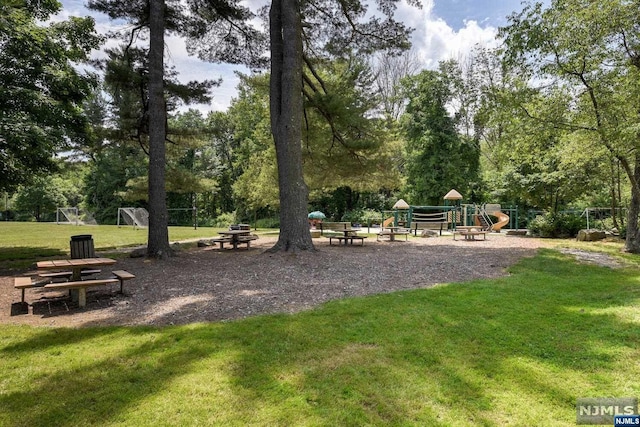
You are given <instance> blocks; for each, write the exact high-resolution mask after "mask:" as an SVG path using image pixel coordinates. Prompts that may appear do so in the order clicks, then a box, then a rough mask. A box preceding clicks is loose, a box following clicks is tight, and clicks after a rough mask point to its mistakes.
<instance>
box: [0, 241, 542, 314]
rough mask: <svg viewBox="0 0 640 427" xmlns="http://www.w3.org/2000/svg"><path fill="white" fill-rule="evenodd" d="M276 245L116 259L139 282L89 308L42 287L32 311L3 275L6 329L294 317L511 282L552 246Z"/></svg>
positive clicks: (90, 297)
mask: <svg viewBox="0 0 640 427" xmlns="http://www.w3.org/2000/svg"><path fill="white" fill-rule="evenodd" d="M275 241H276V238H275V237H260V239H258V240H256V241H255V242H254V243H253V244H252V246H251V249H250V250H246V249H239V250H236V251H233V250H227V249H225V250H219V249H218V248H217V247H216V248H197V249H191V250H188V251H182V252H180V253H179V254H178V255H177V256H176V257H173V258H171V259H169V260H167V261H155V260H147V259H144V258H124V259H121V260H118V263H117V264H116V266H114V268H113V269H124V270H128V271H130V272H132V273H134V274H135V275H136V278H135V279H133V280H130V281H128V282H126V283H125V294H124V295H119V294H117V293H116V291H117V288H118V285H113V286H112V287H109V288H107V287H101V288H94V289H93V290H90V291H89V292H88V294H87V306H86V307H85V308H84V309H80V308H78V307H77V305H74V303H72V302H71V301H70V300H69V299H68V298H67V296H66V294H65V293H63V292H52V291H44V290H43V289H41V288H34V289H28V290H27V291H26V300H27V303H28V305H26V306H25V305H23V304H21V303H20V291H18V290H15V289H14V288H13V278H12V277H11V276H3V277H0V289H1V291H2V292H0V307H2V309H1V312H0V323H4V324H8V323H12V324H31V325H41V326H72V327H79V326H91V325H173V324H186V323H193V322H207V321H223V320H230V319H238V318H243V317H247V316H253V315H257V314H262V313H293V312H297V311H300V310H306V309H309V308H312V307H315V306H317V305H319V304H322V303H324V302H326V301H329V300H335V299H339V298H345V297H352V296H361V295H370V294H379V293H385V292H393V291H398V290H403V289H416V288H427V287H430V286H433V285H435V284H438V283H450V282H462V281H468V280H471V279H477V278H491V277H498V276H503V275H505V274H506V271H505V268H506V267H508V266H510V265H512V264H514V263H515V262H517V261H518V260H519V259H521V258H522V257H526V256H533V255H534V254H535V253H536V250H537V249H538V248H539V247H542V246H545V242H544V241H541V240H539V239H534V238H527V237H517V236H506V235H503V234H500V235H498V234H490V235H488V236H487V239H486V240H484V241H483V240H478V241H464V240H462V241H460V240H458V241H454V240H453V239H452V238H451V236H443V237H440V238H422V239H420V238H417V239H416V238H414V239H409V241H408V242H405V241H404V239H402V240H400V241H396V242H388V241H385V242H376V239H375V237H369V238H368V239H366V243H365V244H364V246H359V245H354V246H351V245H349V246H336V245H335V244H334V246H329V241H328V239H326V238H319V239H314V242H315V243H316V247H317V249H318V251H316V252H313V253H302V254H282V253H278V254H270V253H267V252H265V250H266V249H268V248H270V247H271V246H272V245H273V244H274V243H275ZM108 272H109V271H107V273H108ZM31 273H35V272H31Z"/></svg>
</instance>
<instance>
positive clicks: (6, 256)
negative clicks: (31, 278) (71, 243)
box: [0, 246, 69, 275]
mask: <svg viewBox="0 0 640 427" xmlns="http://www.w3.org/2000/svg"><path fill="white" fill-rule="evenodd" d="M65 256H69V254H68V253H66V252H63V251H61V250H59V249H52V248H47V247H37V246H34V247H30V246H24V247H23V246H21V247H10V248H3V247H0V275H2V274H9V275H10V274H13V273H14V272H15V271H17V270H24V269H26V268H31V267H34V262H33V260H34V259H40V258H56V257H65Z"/></svg>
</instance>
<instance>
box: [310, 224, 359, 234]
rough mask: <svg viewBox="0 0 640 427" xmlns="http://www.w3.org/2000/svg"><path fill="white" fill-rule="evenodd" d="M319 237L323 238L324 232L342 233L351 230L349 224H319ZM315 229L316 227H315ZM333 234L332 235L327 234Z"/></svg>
mask: <svg viewBox="0 0 640 427" xmlns="http://www.w3.org/2000/svg"><path fill="white" fill-rule="evenodd" d="M318 225H319V226H320V235H321V236H324V235H325V232H327V231H329V232H342V231H343V230H345V229H348V228H351V223H350V222H320V223H318ZM316 227H317V226H316ZM327 234H333V233H327Z"/></svg>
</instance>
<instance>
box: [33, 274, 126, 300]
mask: <svg viewBox="0 0 640 427" xmlns="http://www.w3.org/2000/svg"><path fill="white" fill-rule="evenodd" d="M112 273H113V275H114V276H115V277H110V278H108V279H92V280H79V281H75V282H61V283H48V284H46V285H44V288H45V289H53V290H62V289H69V290H77V291H78V306H79V307H85V306H86V305H87V288H90V287H93V286H105V285H109V284H112V283H119V284H120V293H122V292H123V285H124V281H125V280H130V279H133V278H135V277H136V276H135V275H133V274H131V273H129V272H128V271H125V270H116V271H113V272H112Z"/></svg>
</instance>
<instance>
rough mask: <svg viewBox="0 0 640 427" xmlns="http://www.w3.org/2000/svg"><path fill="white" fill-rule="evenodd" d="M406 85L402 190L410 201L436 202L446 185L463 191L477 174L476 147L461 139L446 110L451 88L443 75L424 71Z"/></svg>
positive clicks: (432, 203) (440, 200)
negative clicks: (403, 182)
mask: <svg viewBox="0 0 640 427" xmlns="http://www.w3.org/2000/svg"><path fill="white" fill-rule="evenodd" d="M406 90H407V94H408V99H409V101H408V104H407V107H406V112H405V116H404V118H403V123H404V128H405V131H406V138H407V148H406V150H407V165H406V171H407V182H406V191H407V194H408V197H409V198H410V200H411V201H412V203H413V204H418V203H421V204H429V205H441V204H442V203H443V199H442V198H443V196H444V195H445V194H446V193H447V192H448V191H449V190H451V189H452V188H455V189H456V190H458V191H459V192H460V193H461V194H463V195H464V194H465V193H467V192H468V190H469V189H470V183H472V182H474V181H476V180H477V177H478V167H479V150H478V148H477V147H476V146H475V145H473V144H465V143H464V142H463V140H462V138H461V137H460V136H459V135H458V132H457V130H456V124H455V120H454V119H453V118H452V117H451V116H450V115H449V113H448V111H447V103H448V102H449V100H450V99H451V91H450V89H449V82H448V81H447V78H446V76H445V75H443V74H442V73H440V72H437V71H423V72H421V73H420V74H418V75H417V76H414V77H411V78H409V79H408V80H407V82H406Z"/></svg>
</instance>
